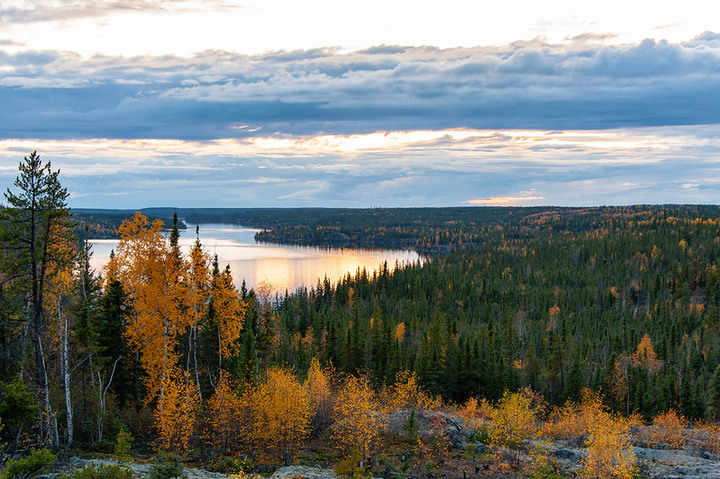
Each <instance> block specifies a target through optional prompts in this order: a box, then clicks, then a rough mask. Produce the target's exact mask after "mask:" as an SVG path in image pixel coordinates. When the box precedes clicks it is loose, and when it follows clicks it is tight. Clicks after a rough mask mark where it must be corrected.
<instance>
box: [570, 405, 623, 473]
mask: <svg viewBox="0 0 720 479" xmlns="http://www.w3.org/2000/svg"><path fill="white" fill-rule="evenodd" d="M588 432H589V438H588V440H587V451H588V455H587V456H585V457H584V458H583V459H582V461H581V462H580V466H581V469H580V475H581V476H582V477H587V478H591V479H606V478H617V479H625V478H628V479H629V478H631V477H633V476H634V473H635V454H634V453H633V448H632V444H631V443H630V434H629V430H628V425H627V423H625V422H624V421H622V420H618V419H615V418H614V417H612V416H611V415H610V414H608V413H607V412H603V413H602V414H600V415H598V416H597V417H596V418H595V419H594V420H593V422H592V423H590V424H588Z"/></svg>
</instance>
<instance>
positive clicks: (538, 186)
mask: <svg viewBox="0 0 720 479" xmlns="http://www.w3.org/2000/svg"><path fill="white" fill-rule="evenodd" d="M35 149H37V150H38V151H39V153H40V154H41V156H42V158H43V159H44V160H51V161H52V165H53V168H60V170H61V177H62V181H63V184H64V185H66V186H67V187H68V188H69V190H70V191H71V192H72V196H71V198H70V203H71V205H72V206H73V207H107V208H114V207H115V208H138V207H144V206H148V205H157V204H158V202H159V201H160V202H162V204H164V205H175V206H187V207H191V206H196V207H199V206H208V207H210V206H225V207H240V206H245V207H250V206H257V207H263V206H272V207H290V206H337V207H367V206H450V205H472V204H507V205H512V204H514V205H529V204H543V205H570V206H580V205H599V204H627V203H720V160H718V158H720V125H714V126H686V127H660V128H633V129H618V130H585V131H580V130H571V131H525V130H523V131H520V130H502V131H486V130H444V131H418V132H405V133H401V132H386V133H384V134H378V133H374V134H368V135H338V136H329V137H328V136H327V135H325V136H322V137H312V138H311V137H304V136H302V137H293V136H288V135H284V136H283V137H282V138H278V137H268V138H265V139H263V141H260V140H259V139H258V138H252V137H250V138H237V139H222V140H193V141H187V140H175V139H173V140H157V139H152V140H138V139H135V140H120V139H87V140H78V139H72V140H42V141H41V140H30V139H28V140H4V141H0V185H7V186H10V187H11V188H12V186H11V185H12V181H13V179H14V177H15V176H16V174H17V164H18V162H19V161H20V160H21V159H22V157H23V156H26V155H28V154H29V152H31V151H33V150H35ZM121 193H122V196H118V195H120V194H121ZM159 199H161V200H159ZM468 199H474V200H476V201H470V202H468Z"/></svg>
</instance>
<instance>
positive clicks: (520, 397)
mask: <svg viewBox="0 0 720 479" xmlns="http://www.w3.org/2000/svg"><path fill="white" fill-rule="evenodd" d="M532 403H533V398H532V397H530V396H529V395H527V394H523V393H522V392H515V393H512V392H509V391H505V393H504V394H503V397H502V398H501V399H500V401H499V402H498V405H497V407H496V408H495V410H494V411H493V417H492V426H491V427H490V441H491V443H492V444H493V445H495V446H504V447H509V448H511V449H515V450H518V449H521V448H522V447H524V446H525V445H526V444H527V442H528V441H530V440H532V439H535V438H536V437H537V435H538V426H537V415H536V413H535V409H534V408H533V404H532Z"/></svg>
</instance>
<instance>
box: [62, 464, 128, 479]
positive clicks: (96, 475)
mask: <svg viewBox="0 0 720 479" xmlns="http://www.w3.org/2000/svg"><path fill="white" fill-rule="evenodd" d="M60 478H61V479H133V473H132V470H130V468H128V467H124V466H116V465H104V464H101V465H97V466H96V465H90V466H87V467H84V468H82V469H78V470H76V471H73V472H71V473H70V474H62V475H61V476H60Z"/></svg>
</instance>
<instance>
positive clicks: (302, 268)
mask: <svg viewBox="0 0 720 479" xmlns="http://www.w3.org/2000/svg"><path fill="white" fill-rule="evenodd" d="M257 231H258V230H256V229H252V228H246V227H242V226H235V225H225V224H201V225H200V241H201V242H202V244H203V247H204V248H205V250H206V251H208V252H209V253H210V254H211V255H215V254H217V255H218V260H219V262H220V267H221V268H224V267H225V265H226V264H230V269H231V270H232V274H233V278H234V280H235V285H236V286H237V287H238V288H239V287H240V284H241V283H242V281H243V279H244V280H245V282H246V284H247V286H248V289H249V288H255V287H256V286H257V285H258V284H260V283H262V282H266V283H269V284H270V286H271V288H272V290H273V291H278V292H280V293H284V292H285V290H288V291H293V290H295V289H297V288H298V287H300V286H306V287H308V288H310V287H311V286H315V285H316V284H317V282H318V279H322V278H324V277H325V276H327V277H328V279H329V280H330V282H331V283H335V282H336V281H337V280H338V279H340V278H341V277H343V276H345V274H347V273H348V272H349V273H352V274H354V273H355V271H357V269H358V268H360V269H362V268H365V269H367V271H368V273H372V271H374V270H377V269H378V268H379V267H380V265H382V263H383V262H385V261H387V264H388V268H390V269H393V268H394V267H395V263H396V262H398V263H401V264H402V263H405V262H416V261H420V260H421V257H420V256H419V255H418V254H417V253H416V252H415V251H406V250H362V249H351V248H343V249H328V248H318V247H312V246H287V245H277V244H270V243H256V242H255V238H254V236H255V233H256V232H257ZM194 242H195V225H188V229H187V230H185V231H181V232H180V245H181V247H182V248H183V251H184V252H185V253H187V252H189V251H190V247H191V246H192V244H193V243H194ZM91 243H92V245H93V257H92V262H91V263H92V266H93V267H94V268H95V269H96V270H97V271H100V270H101V269H102V267H103V266H104V265H105V263H107V262H108V261H109V260H110V251H111V250H113V249H115V248H117V245H118V241H117V240H91Z"/></svg>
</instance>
